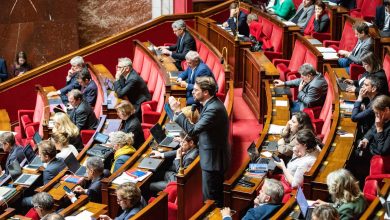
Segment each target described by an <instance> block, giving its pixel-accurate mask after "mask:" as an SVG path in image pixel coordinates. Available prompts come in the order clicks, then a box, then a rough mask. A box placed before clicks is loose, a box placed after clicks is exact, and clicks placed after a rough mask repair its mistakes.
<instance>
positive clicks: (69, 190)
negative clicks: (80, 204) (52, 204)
mask: <svg viewBox="0 0 390 220" xmlns="http://www.w3.org/2000/svg"><path fill="white" fill-rule="evenodd" d="M63 189H64V190H65V192H67V193H73V192H72V190H71V189H69V187H67V186H64V187H63Z"/></svg>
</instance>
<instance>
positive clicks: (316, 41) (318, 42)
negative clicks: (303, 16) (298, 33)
mask: <svg viewBox="0 0 390 220" xmlns="http://www.w3.org/2000/svg"><path fill="white" fill-rule="evenodd" d="M307 40H308V41H309V43H311V44H316V45H318V44H322V43H321V41H319V40H317V39H315V38H311V39H307Z"/></svg>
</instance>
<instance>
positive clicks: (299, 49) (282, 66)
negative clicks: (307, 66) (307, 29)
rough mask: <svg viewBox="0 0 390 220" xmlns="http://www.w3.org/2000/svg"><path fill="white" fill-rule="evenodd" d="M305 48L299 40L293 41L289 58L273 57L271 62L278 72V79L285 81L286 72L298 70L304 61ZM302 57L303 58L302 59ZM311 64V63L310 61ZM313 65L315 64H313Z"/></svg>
mask: <svg viewBox="0 0 390 220" xmlns="http://www.w3.org/2000/svg"><path fill="white" fill-rule="evenodd" d="M306 52H307V48H306V46H305V45H303V44H302V43H301V42H300V41H298V40H297V41H295V46H294V50H293V53H292V55H291V59H290V60H284V59H274V60H273V63H274V65H275V66H276V68H277V69H278V71H279V73H280V80H283V81H285V80H286V77H287V74H288V73H290V72H298V69H299V67H300V66H301V65H302V64H303V63H304V62H305V57H306ZM302 58H303V59H302ZM312 64H313V63H312ZM315 66H317V65H316V64H315Z"/></svg>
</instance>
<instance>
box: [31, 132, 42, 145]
mask: <svg viewBox="0 0 390 220" xmlns="http://www.w3.org/2000/svg"><path fill="white" fill-rule="evenodd" d="M33 139H34V143H35V144H39V143H41V141H42V137H41V135H39V133H38V131H37V132H35V134H34V136H33Z"/></svg>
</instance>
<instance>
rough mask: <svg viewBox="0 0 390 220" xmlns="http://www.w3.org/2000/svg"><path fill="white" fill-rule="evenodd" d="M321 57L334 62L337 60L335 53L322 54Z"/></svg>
mask: <svg viewBox="0 0 390 220" xmlns="http://www.w3.org/2000/svg"><path fill="white" fill-rule="evenodd" d="M322 56H323V58H324V60H334V59H338V58H339V56H338V55H337V53H322Z"/></svg>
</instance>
